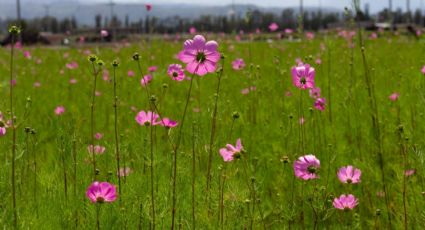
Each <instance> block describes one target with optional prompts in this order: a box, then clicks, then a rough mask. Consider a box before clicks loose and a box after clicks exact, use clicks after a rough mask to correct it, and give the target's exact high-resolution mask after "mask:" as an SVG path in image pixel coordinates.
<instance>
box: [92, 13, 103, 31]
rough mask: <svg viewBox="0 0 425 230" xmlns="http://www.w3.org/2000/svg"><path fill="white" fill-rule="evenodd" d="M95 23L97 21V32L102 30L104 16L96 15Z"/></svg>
mask: <svg viewBox="0 0 425 230" xmlns="http://www.w3.org/2000/svg"><path fill="white" fill-rule="evenodd" d="M94 21H95V28H96V29H97V30H100V28H101V27H102V15H100V14H96V16H94Z"/></svg>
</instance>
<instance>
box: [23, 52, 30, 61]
mask: <svg viewBox="0 0 425 230" xmlns="http://www.w3.org/2000/svg"><path fill="white" fill-rule="evenodd" d="M24 57H25V58H26V59H31V53H30V51H28V50H26V51H24Z"/></svg>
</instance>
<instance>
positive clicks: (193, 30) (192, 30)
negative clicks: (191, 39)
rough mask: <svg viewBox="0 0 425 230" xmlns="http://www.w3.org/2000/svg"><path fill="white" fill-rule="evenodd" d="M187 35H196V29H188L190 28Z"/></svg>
mask: <svg viewBox="0 0 425 230" xmlns="http://www.w3.org/2000/svg"><path fill="white" fill-rule="evenodd" d="M189 33H190V34H196V28H195V27H193V26H192V27H190V28H189Z"/></svg>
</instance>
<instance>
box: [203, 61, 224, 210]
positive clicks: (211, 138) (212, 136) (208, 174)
mask: <svg viewBox="0 0 425 230" xmlns="http://www.w3.org/2000/svg"><path fill="white" fill-rule="evenodd" d="M222 60H223V59H222ZM222 66H223V62H222ZM222 75H223V68H221V69H220V72H219V74H218V83H217V89H216V93H215V95H214V96H215V102H214V111H213V117H212V124H211V133H210V145H209V149H208V150H209V153H208V167H207V189H206V196H207V202H208V203H209V196H210V193H209V192H210V188H211V167H212V156H213V147H214V137H215V133H216V124H217V110H218V97H219V92H220V83H221V76H222ZM208 206H209V205H208Z"/></svg>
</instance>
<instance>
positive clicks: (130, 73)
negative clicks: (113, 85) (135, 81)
mask: <svg viewBox="0 0 425 230" xmlns="http://www.w3.org/2000/svg"><path fill="white" fill-rule="evenodd" d="M134 75H136V74H135V73H134V71H133V70H129V71H128V72H127V76H129V77H134Z"/></svg>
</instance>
